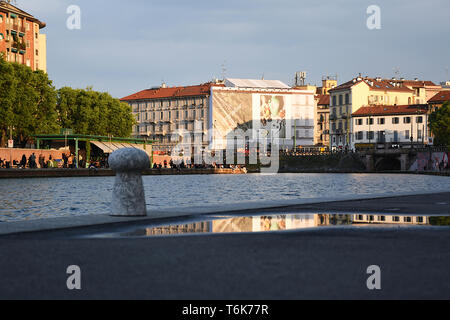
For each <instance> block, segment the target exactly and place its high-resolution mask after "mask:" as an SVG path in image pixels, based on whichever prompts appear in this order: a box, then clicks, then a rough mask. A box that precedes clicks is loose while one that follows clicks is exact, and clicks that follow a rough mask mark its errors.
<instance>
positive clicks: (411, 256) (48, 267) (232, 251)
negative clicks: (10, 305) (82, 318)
mask: <svg viewBox="0 0 450 320" xmlns="http://www.w3.org/2000/svg"><path fill="white" fill-rule="evenodd" d="M449 199H450V193H449V192H447V193H439V194H432V195H431V194H427V195H410V196H405V197H384V198H379V199H372V200H371V199H365V200H353V201H338V202H336V201H329V202H327V203H318V202H316V203H305V204H303V205H295V206H290V207H278V208H271V209H267V210H269V211H271V212H291V213H292V212H311V211H313V212H331V211H338V212H347V211H348V212H358V211H361V212H362V211H363V212H378V213H379V212H384V211H385V210H386V209H396V211H395V212H401V213H402V214H422V215H425V214H427V215H428V214H429V215H450V201H449ZM256 211H257V212H264V210H261V209H258V210H256ZM252 213H255V210H247V209H246V210H240V211H239V210H238V211H234V212H228V214H236V215H238V214H252ZM189 214H192V213H189V212H185V215H189ZM84 218H86V217H84ZM104 218H105V220H104V221H100V220H99V218H98V217H97V218H96V219H97V221H96V222H92V225H91V226H89V227H87V226H85V227H83V226H82V225H81V224H80V223H79V224H78V225H77V226H76V227H74V226H75V225H73V226H72V228H68V229H66V228H64V226H63V225H60V226H59V227H58V228H56V229H53V230H52V229H51V228H49V229H48V230H46V231H44V232H26V233H14V232H12V233H11V229H10V231H9V232H6V233H9V235H4V236H2V237H0V238H1V241H0V255H1V256H2V257H3V259H1V261H0V280H1V283H2V286H1V287H0V298H2V299H5V298H7V299H9V298H39V299H54V298H63V299H79V298H83V299H84V298H86V299H99V298H108V299H116V298H125V299H356V298H362V299H450V274H449V273H448V269H449V267H450V228H449V227H423V228H420V229H419V228H401V227H400V228H396V227H392V228H383V229H381V228H368V229H364V228H335V229H329V228H316V229H309V230H300V231H289V232H272V233H270V232H269V233H256V234H247V233H244V234H232V235H230V234H209V235H208V234H207V235H201V236H192V235H191V236H189V235H188V236H182V237H180V236H178V237H155V238H133V239H127V238H117V239H113V238H107V239H83V238H80V237H79V236H80V235H82V234H83V233H92V232H101V231H102V230H103V231H105V230H108V229H109V228H111V226H112V225H115V226H117V225H118V224H124V223H126V224H129V225H132V224H143V223H148V221H151V220H152V219H151V218H150V217H148V218H140V219H129V218H127V219H122V220H114V219H113V218H111V217H104ZM161 218H162V216H161ZM167 218H168V217H165V218H164V219H167ZM63 219H67V220H70V219H69V218H63ZM171 219H174V217H172V218H171ZM48 220H54V219H48ZM67 220H66V221H67ZM107 220H108V221H107ZM86 222H87V220H85V223H84V224H85V225H86V224H87V223H86ZM33 223H37V224H38V223H45V222H43V221H37V222H33ZM8 224H9V223H8ZM12 224H14V223H12ZM12 224H11V225H12ZM18 224H23V222H19V223H18ZM2 225H5V224H0V226H2ZM41 226H42V225H41ZM4 230H5V229H3V231H4ZM3 233H5V232H3ZM73 264H76V265H79V266H80V268H81V270H82V283H83V284H82V290H80V291H69V290H67V288H66V279H67V274H66V273H65V270H66V268H67V266H69V265H73ZM374 264H375V265H379V266H380V267H381V272H382V277H381V279H382V280H381V281H382V282H381V283H382V290H379V291H370V290H368V289H367V287H366V280H367V278H368V275H367V273H366V268H367V267H368V266H370V265H374Z"/></svg>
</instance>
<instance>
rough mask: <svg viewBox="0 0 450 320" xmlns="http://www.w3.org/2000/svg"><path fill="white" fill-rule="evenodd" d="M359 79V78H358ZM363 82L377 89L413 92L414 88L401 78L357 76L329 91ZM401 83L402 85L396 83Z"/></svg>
mask: <svg viewBox="0 0 450 320" xmlns="http://www.w3.org/2000/svg"><path fill="white" fill-rule="evenodd" d="M358 79H359V80H358ZM361 82H364V83H365V84H366V85H367V86H369V88H370V90H375V91H402V92H413V90H412V89H410V88H408V87H407V86H406V85H404V84H402V83H401V81H399V80H387V79H379V80H377V79H374V78H355V79H353V80H350V81H348V82H345V83H343V84H341V85H339V86H337V87H336V88H333V89H331V90H329V92H334V91H340V90H344V89H349V88H351V87H353V86H355V85H357V84H359V83H361ZM398 83H400V85H396V84H398Z"/></svg>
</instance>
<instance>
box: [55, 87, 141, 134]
mask: <svg viewBox="0 0 450 320" xmlns="http://www.w3.org/2000/svg"><path fill="white" fill-rule="evenodd" d="M57 95H58V98H57V110H58V115H59V117H58V123H59V125H60V126H61V127H63V128H71V129H73V130H74V133H77V134H89V135H104V136H107V135H112V136H116V137H129V136H130V134H131V132H132V126H133V124H134V123H135V120H134V117H133V115H132V112H131V108H130V107H129V106H128V104H126V103H122V102H120V100H118V99H115V98H113V97H111V95H110V94H108V93H105V92H97V91H94V90H92V88H91V87H88V88H86V89H84V90H83V89H72V88H69V87H64V88H61V89H59V90H58V92H57Z"/></svg>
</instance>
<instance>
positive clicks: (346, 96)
mask: <svg viewBox="0 0 450 320" xmlns="http://www.w3.org/2000/svg"><path fill="white" fill-rule="evenodd" d="M349 103H350V97H349V95H348V93H346V94H345V104H349Z"/></svg>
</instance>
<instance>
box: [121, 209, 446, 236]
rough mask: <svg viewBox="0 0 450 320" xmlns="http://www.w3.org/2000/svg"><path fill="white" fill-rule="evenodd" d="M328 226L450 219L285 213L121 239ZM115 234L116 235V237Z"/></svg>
mask: <svg viewBox="0 0 450 320" xmlns="http://www.w3.org/2000/svg"><path fill="white" fill-rule="evenodd" d="M329 226H354V227H366V226H372V227H374V226H379V227H389V226H391V227H392V226H450V217H430V216H411V215H385V214H285V215H269V216H253V217H211V220H207V221H198V222H192V223H187V224H173V225H164V226H152V227H147V228H139V229H137V230H133V231H131V232H121V233H120V236H125V237H133V236H134V237H136V236H138V237H149V236H158V235H176V234H189V233H190V234H194V233H240V232H268V231H283V230H300V229H308V228H318V227H329ZM116 235H117V234H116Z"/></svg>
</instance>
